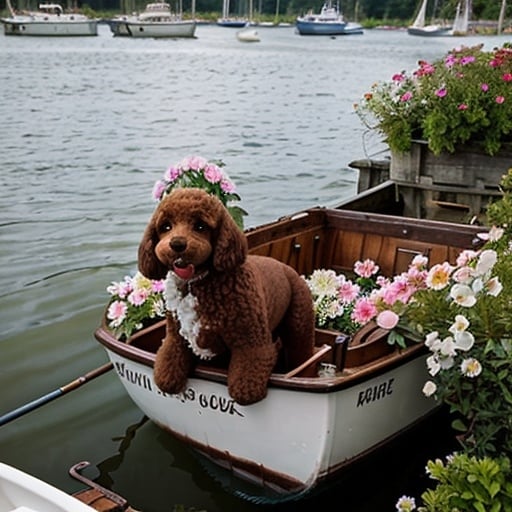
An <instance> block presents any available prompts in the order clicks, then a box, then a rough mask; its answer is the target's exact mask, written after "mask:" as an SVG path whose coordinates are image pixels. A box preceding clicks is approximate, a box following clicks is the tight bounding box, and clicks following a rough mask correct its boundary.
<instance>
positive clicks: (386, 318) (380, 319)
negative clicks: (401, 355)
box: [376, 310, 400, 330]
mask: <svg viewBox="0 0 512 512" xmlns="http://www.w3.org/2000/svg"><path fill="white" fill-rule="evenodd" d="M399 320H400V317H399V316H398V315H397V314H396V313H395V312H394V311H389V310H386V311H382V312H381V313H379V314H378V315H377V318H376V322H377V325H378V326H379V327H382V328H383V329H389V330H391V329H393V328H395V327H396V326H397V324H398V321H399Z"/></svg>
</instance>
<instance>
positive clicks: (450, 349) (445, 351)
mask: <svg viewBox="0 0 512 512" xmlns="http://www.w3.org/2000/svg"><path fill="white" fill-rule="evenodd" d="M439 353H440V354H441V355H442V356H448V357H453V356H456V355H457V351H456V350H455V341H454V339H453V338H452V337H451V336H447V337H446V338H445V339H444V340H443V341H442V342H441V345H440V347H439Z"/></svg>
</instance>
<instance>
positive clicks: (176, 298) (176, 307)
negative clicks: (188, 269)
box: [165, 271, 216, 359]
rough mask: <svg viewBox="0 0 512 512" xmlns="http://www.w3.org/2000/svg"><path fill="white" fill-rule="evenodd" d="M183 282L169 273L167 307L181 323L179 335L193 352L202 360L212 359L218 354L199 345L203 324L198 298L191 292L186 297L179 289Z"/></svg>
mask: <svg viewBox="0 0 512 512" xmlns="http://www.w3.org/2000/svg"><path fill="white" fill-rule="evenodd" d="M179 282H180V283H182V282H183V281H182V280H181V279H180V278H179V277H178V276H177V275H176V274H174V272H172V271H169V272H168V273H167V277H166V279H165V305H166V307H167V311H169V312H171V313H172V315H173V316H174V319H175V320H177V321H178V322H179V333H180V334H181V336H183V338H185V339H186V340H187V342H188V345H189V347H190V348H191V350H192V352H194V354H195V355H196V356H198V357H199V358H200V359H211V358H212V357H214V356H215V355H216V354H215V353H214V352H212V351H211V350H210V349H209V348H201V347H199V346H198V345H197V337H198V336H199V332H200V331H201V322H200V321H199V319H198V317H197V311H196V306H197V297H196V296H195V295H193V294H192V292H191V291H190V288H189V292H188V293H187V294H186V295H185V296H184V295H183V293H182V292H181V290H180V289H179V287H178V283H179Z"/></svg>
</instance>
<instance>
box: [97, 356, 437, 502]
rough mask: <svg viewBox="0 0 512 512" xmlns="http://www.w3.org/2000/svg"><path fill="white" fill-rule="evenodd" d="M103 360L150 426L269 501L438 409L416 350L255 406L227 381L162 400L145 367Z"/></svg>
mask: <svg viewBox="0 0 512 512" xmlns="http://www.w3.org/2000/svg"><path fill="white" fill-rule="evenodd" d="M107 353H108V356H109V358H110V360H111V361H112V363H113V364H114V368H115V371H116V372H117V375H118V376H119V379H120V380H121V382H122V384H123V386H124V387H125V389H126V391H127V392H128V394H129V395H130V397H131V398H132V400H133V401H134V402H135V404H136V405H137V406H138V407H139V408H140V409H141V410H142V411H143V412H144V413H145V414H146V415H147V416H148V417H149V418H150V419H151V420H152V421H154V422H155V423H156V424H158V425H159V426H160V427H161V428H163V429H165V430H167V431H168V432H170V433H171V434H173V435H175V436H176V437H177V438H179V439H181V440H182V441H184V442H185V443H187V444H188V445H190V446H192V447H193V448H195V449H196V450H198V451H199V452H202V453H203V454H205V455H207V456H208V457H209V458H210V459H211V460H213V461H215V462H216V463H217V464H218V465H219V466H221V467H224V468H227V469H229V470H230V471H231V472H232V473H233V474H234V475H235V476H236V477H239V478H241V479H242V480H246V481H249V482H250V483H253V484H255V485H257V486H258V487H261V488H265V489H266V490H267V491H270V492H273V493H275V496H274V498H273V499H274V500H275V499H276V496H277V497H279V498H280V499H282V500H286V499H287V498H288V497H290V496H295V495H297V493H302V494H303V493H306V492H308V491H310V490H311V489H313V488H314V487H316V486H317V485H319V484H320V483H321V482H322V481H323V480H326V479H330V478H332V477H333V476H334V475H335V473H337V472H340V471H342V470H343V469H345V467H346V466H347V465H349V464H350V463H351V462H353V461H354V460H357V459H358V458H360V457H362V456H363V455H366V454H368V453H370V452H371V451H372V450H375V449H376V448H378V447H379V446H381V445H383V444H384V443H386V442H387V441H389V440H390V439H392V438H393V437H395V436H397V435H398V434H400V433H402V432H404V431H405V430H406V429H408V428H410V427H412V426H413V425H415V424H416V423H417V422H418V421H419V420H420V419H422V418H424V417H425V416H426V415H427V414H429V413H430V412H432V411H433V410H434V409H435V408H436V403H435V402H434V401H433V400H431V399H427V398H425V397H424V396H423V394H422V392H421V389H422V386H423V385H424V383H425V380H426V379H427V377H428V375H427V372H426V364H425V357H426V356H425V355H424V354H420V353H418V355H417V356H416V357H414V358H413V359H411V360H409V361H408V362H406V363H404V364H401V365H399V366H396V367H394V368H392V369H389V370H387V371H384V372H383V373H381V374H378V375H376V376H375V377H373V378H370V379H368V380H363V381H359V382H355V383H353V384H352V385H350V386H349V387H346V388H342V389H334V388H333V387H332V382H330V383H329V381H328V380H327V381H325V383H324V386H323V387H320V388H317V389H316V392H304V391H300V390H296V389H295V390H294V389H286V388H285V387H278V386H272V383H271V384H270V388H269V391H268V395H267V397H266V398H265V399H264V400H263V401H261V402H258V403H257V404H254V405H251V406H241V405H238V404H237V403H235V402H234V401H233V400H232V399H231V398H230V396H229V394H228V391H227V386H226V384H225V383H224V382H214V381H211V380H207V379H202V378H191V379H189V382H188V385H187V389H186V390H185V391H184V392H183V393H181V394H179V395H167V394H165V393H163V392H161V391H160V390H159V389H158V387H157V386H156V385H155V383H154V381H153V370H152V367H151V365H148V364H144V363H141V362H138V361H135V360H133V359H130V358H129V357H127V356H126V355H123V354H119V353H116V352H115V351H113V350H111V349H109V348H107ZM316 380H318V379H316ZM377 418H378V422H376V419H377ZM248 440H250V442H248Z"/></svg>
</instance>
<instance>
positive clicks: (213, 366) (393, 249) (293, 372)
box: [96, 208, 482, 391]
mask: <svg viewBox="0 0 512 512" xmlns="http://www.w3.org/2000/svg"><path fill="white" fill-rule="evenodd" d="M481 230H482V228H481V227H477V226H470V225H460V224H450V223H445V222H438V221H426V220H419V219H413V218H405V217H398V216H390V215H382V214H374V213H362V212H359V211H349V210H342V209H335V208H332V209H329V208H311V209H308V210H304V211H302V212H298V213H297V214H294V215H291V216H287V217H283V218H281V219H279V220H278V221H275V222H272V223H269V224H266V225H263V226H259V227H256V228H252V229H249V230H247V231H246V233H247V238H248V242H249V248H250V253H251V254H259V255H263V256H270V257H273V258H276V259H278V260H280V261H283V262H285V263H287V264H289V265H291V266H292V267H294V268H295V269H296V270H297V271H298V272H299V274H301V275H304V276H308V275H310V274H311V273H312V272H313V271H314V270H315V269H320V268H326V269H327V268H330V269H333V270H335V271H336V272H343V273H344V274H345V275H347V276H348V277H351V276H353V274H352V272H353V266H354V263H355V262H356V261H357V260H364V259H366V258H370V259H372V260H374V261H375V262H376V263H377V264H378V265H379V267H380V269H381V273H382V274H383V275H385V276H388V277H392V276H393V275H396V274H399V273H401V272H403V271H406V270H407V268H408V266H409V264H410V263H411V261H412V259H413V258H414V257H415V256H416V255H418V254H421V255H425V256H428V258H429V264H430V265H433V264H435V263H441V262H443V261H450V262H451V263H454V262H455V259H456V257H457V256H458V254H459V253H460V251H461V250H463V249H468V248H475V246H476V244H477V243H478V242H477V240H478V238H477V236H476V235H477V233H478V232H480V231H481ZM387 334H388V331H386V330H384V329H380V328H378V327H377V326H376V325H375V324H368V325H366V326H365V327H364V328H362V329H361V330H360V331H359V332H358V333H356V334H355V335H354V336H351V337H349V336H344V335H343V334H341V335H340V333H336V332H333V331H325V330H322V329H317V330H316V337H315V346H316V352H315V354H314V355H313V357H312V358H310V360H308V361H306V362H305V363H304V364H303V365H301V366H300V367H298V368H282V367H280V366H279V363H278V366H277V367H276V369H275V373H274V374H273V375H272V378H271V385H272V384H273V385H275V386H278V387H281V386H283V387H291V388H298V389H300V388H305V387H307V388H308V389H314V388H315V386H316V388H317V390H318V391H326V390H327V389H330V388H332V387H333V386H334V388H335V389H339V388H340V387H343V386H345V385H348V383H349V381H352V382H353V379H352V378H351V376H354V377H353V378H358V379H359V378H364V377H365V376H366V375H367V374H368V372H370V371H372V372H374V371H376V370H378V368H379V366H381V367H382V368H384V367H386V368H389V366H390V365H398V364H400V363H401V362H403V360H404V358H409V357H414V356H415V355H417V352H418V350H424V347H423V345H422V344H421V343H411V346H410V347H408V348H407V349H406V350H399V349H398V348H396V347H395V346H392V345H390V344H388V343H387ZM164 335H165V321H160V322H159V323H157V324H154V325H153V326H151V327H149V328H147V329H144V330H143V331H140V332H138V333H136V334H135V335H133V336H132V337H131V338H130V339H129V340H128V344H129V345H130V348H129V350H133V351H134V353H132V354H131V358H132V359H133V358H134V359H138V360H139V361H141V362H144V363H145V364H152V361H153V360H154V354H155V352H156V351H157V349H158V347H159V346H160V344H161V340H162V339H163V337H164ZM96 337H97V339H98V340H99V341H100V342H101V343H103V344H107V343H105V339H106V338H108V337H109V336H108V327H106V325H105V323H104V324H103V326H102V327H100V329H98V331H97V332H96ZM115 345H116V343H108V346H109V348H110V349H113V350H114V351H116V350H120V348H119V346H117V349H116V346H115ZM123 345H125V347H126V344H124V343H123ZM126 348H128V347H126ZM319 363H326V364H329V365H334V366H335V375H336V378H325V377H324V378H315V379H311V376H313V375H314V376H315V377H316V375H317V367H318V365H319ZM227 364H228V359H227V357H226V358H223V357H217V358H215V359H214V360H212V361H211V362H207V363H203V362H201V363H200V364H199V365H198V367H197V368H196V370H195V371H196V375H198V376H201V377H204V378H208V379H212V380H217V381H223V382H224V381H225V379H226V369H227ZM340 377H343V378H340ZM312 380H314V381H315V383H312V382H311V381H312Z"/></svg>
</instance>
